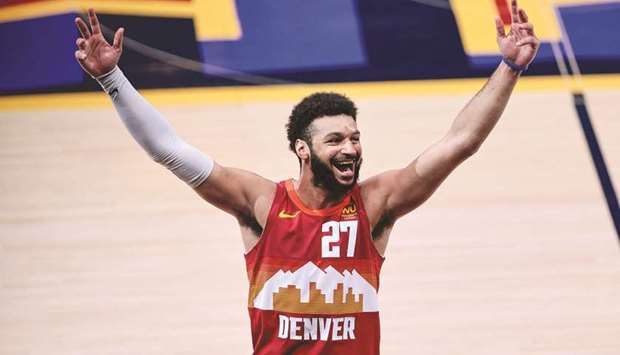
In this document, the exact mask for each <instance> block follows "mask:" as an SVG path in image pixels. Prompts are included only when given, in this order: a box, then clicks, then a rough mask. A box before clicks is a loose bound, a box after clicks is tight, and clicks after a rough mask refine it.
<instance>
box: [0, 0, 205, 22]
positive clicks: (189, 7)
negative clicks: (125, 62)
mask: <svg viewBox="0 0 620 355" xmlns="http://www.w3.org/2000/svg"><path fill="white" fill-rule="evenodd" d="M90 7H92V8H94V9H96V10H97V12H98V13H102V14H103V13H108V14H115V15H141V16H161V17H177V18H193V17H194V6H193V4H192V2H179V1H165V0H144V1H120V0H58V1H41V2H34V3H25V4H17V5H11V6H6V7H2V8H0V22H9V21H18V20H24V19H29V18H36V17H43V16H51V15H58V14H65V13H72V12H86V10H87V9H88V8H90Z"/></svg>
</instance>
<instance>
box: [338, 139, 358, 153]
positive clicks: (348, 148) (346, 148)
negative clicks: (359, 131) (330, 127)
mask: <svg viewBox="0 0 620 355" xmlns="http://www.w3.org/2000/svg"><path fill="white" fill-rule="evenodd" d="M341 152H342V154H345V155H357V151H356V150H355V147H354V146H353V142H351V141H350V140H347V141H345V142H344V144H343V146H342V150H341Z"/></svg>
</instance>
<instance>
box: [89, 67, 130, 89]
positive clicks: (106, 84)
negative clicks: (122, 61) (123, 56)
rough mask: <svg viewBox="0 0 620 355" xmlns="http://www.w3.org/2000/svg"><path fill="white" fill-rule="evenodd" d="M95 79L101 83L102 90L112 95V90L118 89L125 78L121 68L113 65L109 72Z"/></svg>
mask: <svg viewBox="0 0 620 355" xmlns="http://www.w3.org/2000/svg"><path fill="white" fill-rule="evenodd" d="M95 80H97V82H98V83H99V85H101V87H102V88H103V91H105V92H106V93H107V94H110V95H112V93H113V92H114V90H115V89H116V90H118V89H119V88H120V87H121V85H122V84H123V83H124V82H125V81H126V80H127V78H126V77H125V74H123V72H122V71H121V69H120V68H119V67H118V66H115V67H114V68H113V69H112V70H110V71H109V72H107V73H105V74H103V75H99V76H98V77H96V78H95Z"/></svg>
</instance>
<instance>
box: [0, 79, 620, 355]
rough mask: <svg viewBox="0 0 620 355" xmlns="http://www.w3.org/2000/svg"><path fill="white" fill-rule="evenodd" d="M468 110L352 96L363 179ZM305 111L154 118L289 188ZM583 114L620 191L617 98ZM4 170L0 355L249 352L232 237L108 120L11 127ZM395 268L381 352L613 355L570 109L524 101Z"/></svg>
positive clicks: (613, 291)
mask: <svg viewBox="0 0 620 355" xmlns="http://www.w3.org/2000/svg"><path fill="white" fill-rule="evenodd" d="M102 95H103V94H102ZM471 95H473V92H472V93H471V94H467V95H460V96H413V95H412V96H394V97H359V98H357V97H355V96H353V97H352V98H353V99H354V100H356V101H357V103H358V105H359V108H360V116H359V119H358V122H359V127H360V129H361V131H362V142H363V146H364V156H365V160H364V161H365V163H364V167H363V168H362V174H363V177H368V176H371V175H373V174H375V173H377V172H380V171H383V170H385V169H389V168H395V167H400V166H403V165H404V164H406V163H408V162H409V161H410V160H411V159H413V158H414V157H415V156H416V155H417V154H418V153H420V152H421V151H422V150H423V149H424V147H426V146H427V145H429V144H430V143H431V142H433V141H434V140H436V139H438V138H440V137H441V135H442V134H443V133H444V132H445V130H446V129H447V127H448V125H449V124H450V122H451V120H452V119H453V117H454V116H455V115H456V114H457V113H458V111H459V109H460V108H461V107H462V106H463V105H464V104H465V103H466V102H467V100H468V99H469V98H470V97H471ZM295 101H296V100H294V101H293V100H291V101H285V100H282V101H274V102H258V103H242V102H239V103H230V104H217V105H204V104H203V105H199V104H198V105H197V104H191V105H190V104H188V105H176V106H175V105H167V106H164V107H160V109H161V111H162V112H163V113H164V114H165V115H166V116H167V117H168V118H169V119H170V120H171V121H172V124H173V125H174V126H175V128H176V129H177V131H178V133H179V134H180V135H181V136H182V137H184V138H185V139H186V140H188V141H189V142H191V143H192V144H194V145H196V146H197V147H199V148H200V149H201V150H203V151H204V152H207V153H208V154H210V155H211V156H212V157H213V158H215V159H216V160H217V161H218V162H220V163H221V164H224V165H230V166H236V167H241V168H246V169H249V170H253V171H255V172H257V173H259V174H261V175H263V176H266V177H269V178H272V179H274V180H281V179H285V178H288V177H294V176H296V174H297V161H296V159H295V157H294V156H293V154H292V153H290V152H289V151H287V143H286V137H285V132H284V124H285V122H286V118H287V117H288V115H289V112H290V110H291V108H292V105H293V104H294V103H295ZM588 102H589V105H590V110H591V115H592V118H593V120H594V122H593V123H594V125H595V127H596V129H597V133H598V134H599V139H600V143H601V146H602V148H603V149H604V153H605V154H606V158H607V163H608V167H609V168H610V170H611V171H610V172H611V174H612V179H614V183H615V186H616V189H618V188H620V184H619V183H618V181H619V180H618V179H619V178H620V140H618V137H619V133H620V121H619V120H618V113H617V112H618V110H617V107H618V102H620V91H613V90H610V91H592V92H589V93H588ZM35 105H36V102H35ZM0 172H1V173H0V193H1V196H2V197H1V198H0V354H2V355H26V354H29V355H30V354H46V355H61V354H62V355H66V354H76V355H77V354H89V355H99V354H101V355H103V354H106V355H109V354H151V355H155V354H162V355H163V354H166V355H168V354H188V355H189V354H196V355H197V354H248V353H250V352H251V337H250V329H249V318H248V315H247V309H246V302H247V301H246V297H247V296H246V294H247V285H246V282H247V281H246V280H247V279H246V275H245V269H244V260H243V249H242V243H241V239H240V236H239V231H238V227H237V225H236V222H235V220H234V219H233V218H231V217H229V216H228V215H226V214H224V213H223V212H220V211H218V210H216V209H215V208H213V207H211V206H210V205H208V204H206V203H205V202H203V201H202V200H201V199H200V198H199V197H198V196H197V195H195V194H194V193H193V191H191V189H190V188H188V187H186V186H185V185H184V184H183V183H181V182H179V181H178V180H177V179H176V178H175V177H174V176H173V175H172V174H170V173H168V172H167V171H166V170H165V169H163V168H161V167H159V166H158V165H156V164H155V163H153V162H151V161H150V160H149V159H148V158H147V156H146V154H145V153H144V152H142V150H141V149H139V147H138V146H137V144H136V143H134V142H133V140H132V139H131V137H130V136H129V134H128V133H127V132H126V131H125V129H124V127H123V126H122V124H121V122H120V120H119V119H118V118H117V116H116V114H115V112H114V111H113V109H112V108H111V107H108V108H104V109H99V108H81V107H75V108H73V109H70V110H64V109H63V110H60V109H54V110H48V111H40V110H30V108H27V107H25V108H24V110H22V111H19V112H0ZM386 257H387V260H386V262H385V264H384V269H383V273H382V284H381V290H380V295H381V297H380V303H381V309H382V353H384V354H426V355H432V354H446V355H461V354H463V355H465V354H467V355H470V354H471V355H484V354H489V355H490V354H493V355H496V354H503V355H512V354H528V355H565V354H570V355H617V354H620V245H619V243H618V240H617V236H616V234H615V231H614V229H613V225H612V223H611V220H610V217H609V213H608V211H607V207H606V204H605V201H604V197H603V193H602V191H601V189H600V186H599V183H598V181H597V178H596V173H595V170H594V168H593V165H592V162H591V159H590V155H589V153H588V150H587V145H586V142H585V140H584V138H583V135H582V133H581V130H580V128H579V123H578V120H577V117H576V116H575V113H574V111H573V107H572V102H571V97H570V95H569V94H567V93H562V92H559V91H558V92H535V93H532V92H530V93H519V94H516V95H515V96H514V97H513V98H512V100H511V103H510V104H509V107H508V108H507V110H506V112H505V114H504V116H503V118H502V120H501V121H500V124H499V126H498V127H497V128H496V130H495V131H494V133H493V134H492V135H491V137H490V138H489V139H488V141H487V142H486V143H485V145H484V146H483V148H482V149H481V150H480V151H479V153H478V154H477V155H476V156H474V157H473V158H471V160H469V161H467V162H466V163H464V164H463V165H462V166H461V167H460V168H459V169H458V170H457V171H456V172H455V173H454V174H453V175H452V176H451V177H450V178H449V179H448V180H447V181H446V182H445V183H444V185H443V186H442V187H441V188H440V189H439V190H438V191H437V193H436V194H435V195H434V196H433V197H432V198H431V199H430V200H429V201H428V202H427V203H426V204H425V205H423V206H422V207H420V208H419V209H418V210H416V211H414V212H413V213H411V214H410V215H408V216H407V217H406V218H403V219H402V220H401V221H400V222H399V223H398V224H397V225H396V227H395V229H394V231H393V234H392V237H391V240H390V245H389V246H388V251H387V254H386Z"/></svg>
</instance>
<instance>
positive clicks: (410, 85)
mask: <svg viewBox="0 0 620 355" xmlns="http://www.w3.org/2000/svg"><path fill="white" fill-rule="evenodd" d="M485 81H486V79H482V78H479V79H443V80H412V81H382V82H363V83H334V84H298V85H272V86H232V87H230V86H229V87H211V88H209V87H203V88H180V89H149V90H143V91H142V94H144V96H145V97H146V98H147V99H148V100H149V101H151V102H152V103H153V104H155V105H188V104H189V105H202V104H210V105H215V104H230V103H250V102H277V101H297V100H299V99H301V98H302V97H304V96H306V95H308V94H310V93H313V92H317V91H335V92H342V93H345V94H347V95H348V96H351V97H353V98H355V99H359V98H364V97H385V96H437V95H439V96H441V95H473V94H474V93H475V92H477V91H478V90H479V89H480V88H481V87H482V85H484V83H485ZM580 84H581V87H577V84H576V83H575V82H573V81H571V79H568V78H562V77H560V76H542V77H525V78H522V79H521V80H520V81H519V84H518V85H517V88H516V91H517V92H532V91H569V90H575V89H579V90H581V89H585V90H589V89H593V90H620V74H605V75H585V76H583V77H582V79H581V83H580ZM110 106H111V105H110V102H109V99H108V98H107V96H106V95H104V94H103V93H102V92H87V93H59V94H38V95H17V96H4V97H0V111H33V110H50V109H82V108H88V107H110Z"/></svg>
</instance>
